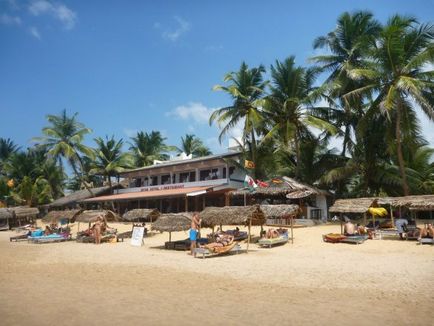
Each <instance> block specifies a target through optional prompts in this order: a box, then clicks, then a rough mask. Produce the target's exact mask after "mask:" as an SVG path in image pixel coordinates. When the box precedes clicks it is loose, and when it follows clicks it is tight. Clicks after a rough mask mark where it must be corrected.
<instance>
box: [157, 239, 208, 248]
mask: <svg viewBox="0 0 434 326" xmlns="http://www.w3.org/2000/svg"><path fill="white" fill-rule="evenodd" d="M196 242H197V244H199V245H205V244H207V243H208V239H207V238H199V239H197V241H196ZM190 246H191V241H190V239H185V240H178V241H167V242H165V243H164V248H166V249H171V250H190Z"/></svg>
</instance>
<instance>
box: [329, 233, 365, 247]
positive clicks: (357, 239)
mask: <svg viewBox="0 0 434 326" xmlns="http://www.w3.org/2000/svg"><path fill="white" fill-rule="evenodd" d="M322 238H323V241H324V242H330V243H354V244H361V243H363V242H365V241H366V240H367V239H368V235H343V234H339V233H328V234H324V235H323V236H322Z"/></svg>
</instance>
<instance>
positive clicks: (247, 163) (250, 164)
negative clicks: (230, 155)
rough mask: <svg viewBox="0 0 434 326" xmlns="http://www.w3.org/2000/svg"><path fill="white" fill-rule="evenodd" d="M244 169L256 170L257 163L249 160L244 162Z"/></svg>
mask: <svg viewBox="0 0 434 326" xmlns="http://www.w3.org/2000/svg"><path fill="white" fill-rule="evenodd" d="M244 167H245V168H246V169H254V168H255V163H254V162H252V161H249V160H244Z"/></svg>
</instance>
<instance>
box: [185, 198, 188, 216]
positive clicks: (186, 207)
mask: <svg viewBox="0 0 434 326" xmlns="http://www.w3.org/2000/svg"><path fill="white" fill-rule="evenodd" d="M185 211H186V212H188V197H187V196H185Z"/></svg>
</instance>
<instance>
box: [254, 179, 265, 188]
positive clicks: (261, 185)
mask: <svg viewBox="0 0 434 326" xmlns="http://www.w3.org/2000/svg"><path fill="white" fill-rule="evenodd" d="M256 183H257V185H258V186H259V187H261V188H267V187H268V183H266V182H264V181H261V180H259V179H256Z"/></svg>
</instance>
